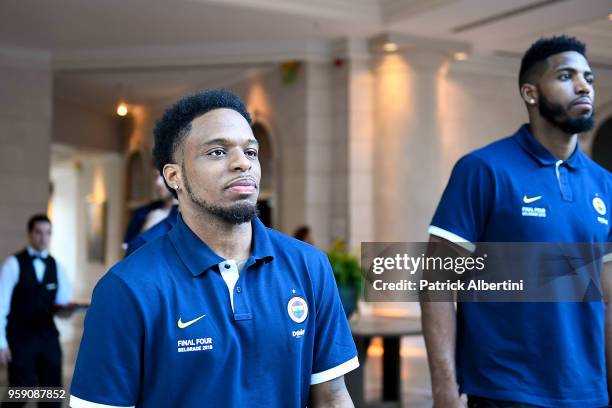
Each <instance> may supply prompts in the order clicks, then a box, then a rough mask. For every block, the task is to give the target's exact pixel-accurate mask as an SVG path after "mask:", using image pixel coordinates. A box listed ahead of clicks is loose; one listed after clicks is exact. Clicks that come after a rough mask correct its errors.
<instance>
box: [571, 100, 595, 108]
mask: <svg viewBox="0 0 612 408" xmlns="http://www.w3.org/2000/svg"><path fill="white" fill-rule="evenodd" d="M570 106H572V107H576V108H584V109H591V108H592V107H593V103H592V102H591V100H590V99H589V98H578V99H576V100H575V101H573V102H572V103H571V104H570Z"/></svg>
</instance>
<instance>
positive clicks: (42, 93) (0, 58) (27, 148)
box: [0, 52, 52, 258]
mask: <svg viewBox="0 0 612 408" xmlns="http://www.w3.org/2000/svg"><path fill="white" fill-rule="evenodd" d="M51 95H52V83H51V72H50V70H49V66H48V59H47V58H46V57H45V56H44V55H38V54H29V53H24V52H15V53H12V52H0V105H1V106H2V110H0V146H1V148H0V186H2V194H1V195H0V237H1V239H0V257H2V258H4V257H6V256H7V255H10V254H12V253H13V252H15V251H16V250H18V249H20V248H21V247H23V246H24V245H25V243H26V222H27V220H28V218H29V217H30V216H31V215H32V214H34V213H37V212H43V213H44V212H46V211H47V199H48V193H49V156H50V146H51V120H52V119H51V118H52V109H51Z"/></svg>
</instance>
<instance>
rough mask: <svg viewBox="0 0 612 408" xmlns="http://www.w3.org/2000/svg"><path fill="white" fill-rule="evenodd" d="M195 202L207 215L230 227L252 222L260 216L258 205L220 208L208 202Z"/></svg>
mask: <svg viewBox="0 0 612 408" xmlns="http://www.w3.org/2000/svg"><path fill="white" fill-rule="evenodd" d="M194 202H195V203H196V204H198V206H200V208H202V209H203V210H205V211H206V212H207V213H209V214H212V215H214V216H215V217H217V218H218V219H220V220H221V221H223V222H225V223H226V224H230V225H239V224H243V223H245V222H251V221H252V220H253V218H255V217H257V215H258V212H257V205H255V204H251V203H240V204H234V205H232V206H230V207H220V206H216V205H212V204H209V203H206V202H196V201H194Z"/></svg>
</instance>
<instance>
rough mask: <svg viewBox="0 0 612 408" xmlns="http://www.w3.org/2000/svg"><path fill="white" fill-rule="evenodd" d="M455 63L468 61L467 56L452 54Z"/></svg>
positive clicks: (458, 53)
mask: <svg viewBox="0 0 612 408" xmlns="http://www.w3.org/2000/svg"><path fill="white" fill-rule="evenodd" d="M453 58H454V59H455V61H465V60H466V59H468V55H467V54H466V53H465V52H456V53H454V54H453Z"/></svg>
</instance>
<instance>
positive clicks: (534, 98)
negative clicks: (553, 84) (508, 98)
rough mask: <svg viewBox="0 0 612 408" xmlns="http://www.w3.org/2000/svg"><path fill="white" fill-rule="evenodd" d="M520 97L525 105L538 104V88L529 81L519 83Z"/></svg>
mask: <svg viewBox="0 0 612 408" xmlns="http://www.w3.org/2000/svg"><path fill="white" fill-rule="evenodd" d="M521 98H523V101H524V102H525V103H526V104H527V106H535V105H537V104H538V88H537V87H536V86H535V85H533V84H530V83H527V82H525V83H524V84H523V85H521Z"/></svg>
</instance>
